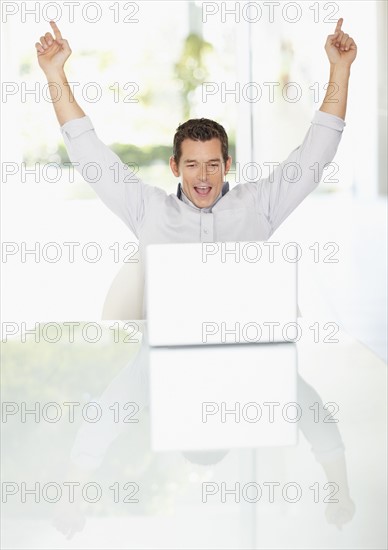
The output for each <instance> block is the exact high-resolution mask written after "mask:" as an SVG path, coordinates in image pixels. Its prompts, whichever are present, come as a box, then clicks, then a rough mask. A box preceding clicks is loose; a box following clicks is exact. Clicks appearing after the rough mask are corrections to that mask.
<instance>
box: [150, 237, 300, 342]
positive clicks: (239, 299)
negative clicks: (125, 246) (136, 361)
mask: <svg viewBox="0 0 388 550" xmlns="http://www.w3.org/2000/svg"><path fill="white" fill-rule="evenodd" d="M273 245H274V243H270V242H267V243H265V242H259V241H257V242H229V243H221V242H220V243H189V244H158V245H149V246H148V247H147V250H146V308H147V321H148V322H147V325H148V335H149V343H150V345H151V346H174V345H200V344H235V343H257V342H284V341H286V342H290V341H295V340H296V339H297V336H298V330H297V262H296V261H295V258H296V251H295V247H294V246H290V245H287V249H286V250H285V247H282V246H281V245H280V246H273ZM271 250H272V252H271Z"/></svg>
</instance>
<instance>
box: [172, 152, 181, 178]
mask: <svg viewBox="0 0 388 550" xmlns="http://www.w3.org/2000/svg"><path fill="white" fill-rule="evenodd" d="M170 168H171V171H172V173H173V174H174V176H175V177H176V178H177V177H179V176H180V172H179V167H178V165H177V163H176V161H175V157H174V156H171V157H170Z"/></svg>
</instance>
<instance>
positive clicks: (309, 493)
mask: <svg viewBox="0 0 388 550" xmlns="http://www.w3.org/2000/svg"><path fill="white" fill-rule="evenodd" d="M299 322H300V323H301V326H302V329H303V331H302V334H303V335H302V338H301V339H300V340H299V341H298V342H296V343H281V344H246V345H243V344H237V345H233V344H228V345H224V346H206V347H201V346H192V347H166V348H158V347H156V348H152V347H149V345H148V343H147V332H146V330H145V325H141V324H139V323H138V322H136V323H138V324H137V325H136V326H137V328H138V329H139V331H138V332H136V333H134V331H133V326H134V323H132V324H131V330H130V332H129V334H130V338H128V337H126V338H125V335H126V334H127V332H126V329H125V328H123V329H122V330H121V332H120V334H121V335H124V337H120V338H117V334H118V333H117V334H116V333H114V331H112V329H111V326H112V323H110V324H108V323H106V325H105V326H104V327H103V334H104V338H102V339H101V341H100V342H99V343H98V345H96V344H94V347H93V345H92V344H91V343H89V342H85V341H83V340H82V338H80V337H77V338H76V341H75V342H74V343H73V345H72V346H71V345H69V344H68V345H66V346H63V348H62V351H61V353H60V354H58V353H57V352H56V353H55V354H53V353H52V352H51V351H50V348H49V345H46V346H45V345H43V346H42V344H41V345H40V347H38V346H37V345H26V344H25V343H24V344H21V343H18V342H17V341H16V340H15V341H10V342H9V343H8V344H7V346H6V350H5V358H6V361H5V366H4V380H3V443H5V444H6V446H7V449H8V450H7V452H4V451H3V457H2V458H3V480H4V481H3V512H2V514H3V523H4V525H5V526H6V529H5V531H4V532H5V533H6V536H5V537H3V546H4V547H5V548H64V547H66V548H144V549H145V548H155V549H156V548H158V549H159V548H160V549H162V548H163V549H173V548H177V549H178V548H180V549H183V548H204V549H205V548H206V549H210V548H214V549H216V548H217V549H220V548H235V549H237V548H238V549H245V548H247V549H248V548H260V549H261V548H262V549H267V548H274V549H275V548H276V549H277V548H284V549H286V548H287V549H288V548H290V549H291V548H298V549H299V548H310V549H315V548H317V549H318V548H330V549H331V548H333V549H335V548H374V549H375V548H376V549H377V548H384V547H385V545H386V540H385V513H386V499H385V486H386V480H385V464H386V454H385V439H386V415H385V409H386V404H385V403H386V401H385V387H386V386H385V383H386V369H385V365H384V364H383V363H382V362H381V361H380V360H379V359H378V358H376V356H374V355H373V354H372V353H371V352H369V351H368V350H367V349H366V348H365V347H363V346H362V345H360V344H359V343H358V342H357V341H355V340H354V339H352V338H351V337H350V336H349V335H347V334H345V333H343V332H342V331H339V332H338V333H337V334H336V339H337V340H338V342H334V341H332V340H333V339H327V338H326V341H325V336H327V334H326V335H325V334H323V333H322V334H320V335H319V338H318V337H317V334H318V333H317V331H314V329H311V328H309V327H311V326H312V325H313V323H312V322H311V323H309V321H308V320H306V319H299ZM127 328H128V326H127ZM314 340H316V341H314ZM23 346H24V347H23ZM42 354H43V355H42ZM7 357H8V360H7ZM15 358H16V359H15ZM13 360H17V361H19V363H20V364H23V365H24V370H23V380H22V381H20V382H17V381H16V382H15V378H14V375H13V373H12V364H13ZM46 362H47V364H49V368H47V365H46ZM29 365H33V366H34V368H33V369H31V368H29ZM4 402H5V406H4ZM36 402H38V403H39V404H40V407H39V410H35V413H34V414H31V413H28V410H30V409H31V408H32V404H33V403H36ZM22 403H24V405H23V404H22ZM55 404H56V405H55ZM71 404H72V405H71ZM23 407H24V409H23ZM27 409H28V410H27ZM23 484H24V485H23ZM31 489H34V491H35V493H34V491H33V492H31ZM70 489H71V490H70ZM29 491H30V492H29ZM70 496H73V498H72V499H71V498H69V497H70ZM37 498H38V500H39V502H37V501H36V499H37ZM71 500H73V501H72V502H71ZM64 535H65V536H66V537H68V539H67V540H66V539H65V538H64Z"/></svg>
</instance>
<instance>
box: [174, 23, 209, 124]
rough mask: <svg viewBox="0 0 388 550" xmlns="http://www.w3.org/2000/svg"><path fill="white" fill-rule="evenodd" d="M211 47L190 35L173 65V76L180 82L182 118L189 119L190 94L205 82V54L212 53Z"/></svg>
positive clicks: (196, 36) (206, 72)
mask: <svg viewBox="0 0 388 550" xmlns="http://www.w3.org/2000/svg"><path fill="white" fill-rule="evenodd" d="M212 49H213V46H212V45H211V44H210V42H206V41H205V40H204V39H203V38H202V37H201V36H199V35H198V34H194V33H191V34H189V35H188V36H187V37H186V40H185V42H184V44H183V50H182V53H181V56H180V58H179V60H178V61H177V63H175V65H174V69H175V75H176V77H177V79H178V80H180V81H181V82H182V104H183V116H184V118H185V119H187V118H190V97H189V95H190V93H191V92H193V91H194V90H195V89H196V88H198V86H200V85H201V84H202V83H203V82H205V80H206V78H207V76H208V71H207V69H206V66H205V62H204V57H205V54H206V53H208V52H210V51H212Z"/></svg>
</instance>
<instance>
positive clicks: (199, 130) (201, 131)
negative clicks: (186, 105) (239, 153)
mask: <svg viewBox="0 0 388 550" xmlns="http://www.w3.org/2000/svg"><path fill="white" fill-rule="evenodd" d="M213 138H218V139H219V140H220V142H221V152H222V157H223V159H224V162H225V163H226V161H227V160H228V156H229V155H228V135H227V133H226V132H225V129H224V127H223V126H221V124H218V122H215V121H214V120H210V119H208V118H191V119H190V120H188V121H187V122H184V123H183V124H180V125H179V126H178V128H177V129H176V132H175V136H174V145H173V154H174V159H175V162H176V163H177V164H179V161H180V158H181V156H182V147H181V146H182V141H183V140H185V139H192V140H194V141H209V140H210V139H213Z"/></svg>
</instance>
